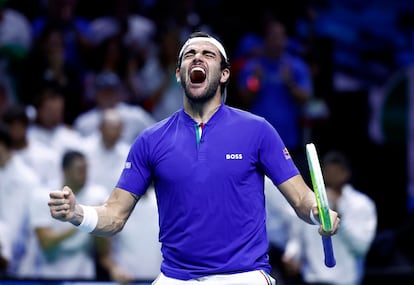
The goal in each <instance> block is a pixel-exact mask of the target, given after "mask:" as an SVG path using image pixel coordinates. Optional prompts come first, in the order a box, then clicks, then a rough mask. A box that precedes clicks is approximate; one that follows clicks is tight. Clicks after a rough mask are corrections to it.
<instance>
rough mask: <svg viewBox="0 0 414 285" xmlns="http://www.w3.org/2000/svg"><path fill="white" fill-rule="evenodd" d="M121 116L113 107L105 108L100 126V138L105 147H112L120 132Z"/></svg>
mask: <svg viewBox="0 0 414 285" xmlns="http://www.w3.org/2000/svg"><path fill="white" fill-rule="evenodd" d="M122 126H123V123H122V118H121V116H120V115H119V113H118V112H117V111H116V110H114V109H109V110H106V111H105V112H104V114H103V119H102V123H101V126H100V130H101V134H102V140H103V143H104V145H105V147H106V148H112V147H113V146H114V145H115V144H116V143H117V142H118V140H119V139H120V137H121V134H122Z"/></svg>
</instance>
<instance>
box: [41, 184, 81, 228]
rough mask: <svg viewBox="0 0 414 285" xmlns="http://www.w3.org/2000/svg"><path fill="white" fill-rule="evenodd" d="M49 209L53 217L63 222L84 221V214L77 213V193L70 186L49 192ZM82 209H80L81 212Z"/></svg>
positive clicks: (77, 222) (76, 222)
mask: <svg viewBox="0 0 414 285" xmlns="http://www.w3.org/2000/svg"><path fill="white" fill-rule="evenodd" d="M49 198H50V199H49V202H48V205H49V209H50V214H51V215H52V217H53V218H55V219H57V220H60V221H62V222H71V223H73V224H74V225H79V224H80V223H81V221H82V216H81V215H77V214H75V212H76V211H75V210H76V208H80V207H77V206H76V199H75V195H74V194H73V192H72V189H70V188H69V187H68V186H65V187H63V189H62V190H57V191H51V192H50V193H49ZM81 211H82V210H80V209H79V210H78V212H80V213H79V214H81V213H82V212H81Z"/></svg>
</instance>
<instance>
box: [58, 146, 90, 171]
mask: <svg viewBox="0 0 414 285" xmlns="http://www.w3.org/2000/svg"><path fill="white" fill-rule="evenodd" d="M78 158H82V159H85V155H84V154H83V153H82V152H80V151H78V150H67V151H66V152H64V154H63V156H62V169H63V170H66V169H68V168H69V167H71V166H72V164H73V162H74V161H75V159H78Z"/></svg>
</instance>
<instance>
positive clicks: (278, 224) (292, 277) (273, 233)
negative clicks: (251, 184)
mask: <svg viewBox="0 0 414 285" xmlns="http://www.w3.org/2000/svg"><path fill="white" fill-rule="evenodd" d="M265 195H266V226H267V235H268V239H269V250H268V251H269V253H268V254H269V262H270V265H271V266H272V276H274V278H275V279H277V284H278V285H283V284H292V283H295V282H299V281H300V280H301V275H300V273H295V274H291V272H287V271H285V268H284V266H283V263H282V256H283V253H284V252H285V250H286V245H287V242H288V240H289V239H290V238H292V237H295V236H296V235H298V234H299V227H300V226H301V225H300V223H302V222H301V220H300V219H298V217H297V216H296V214H295V211H294V210H293V209H292V207H290V205H289V203H288V202H287V201H286V199H285V197H283V194H282V193H281V192H280V190H279V189H278V188H277V187H276V186H275V185H274V184H273V182H272V180H270V179H269V177H267V176H266V177H265Z"/></svg>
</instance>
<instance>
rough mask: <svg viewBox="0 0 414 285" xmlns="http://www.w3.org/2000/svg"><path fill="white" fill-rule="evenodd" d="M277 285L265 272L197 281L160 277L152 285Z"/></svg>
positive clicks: (226, 275)
mask: <svg viewBox="0 0 414 285" xmlns="http://www.w3.org/2000/svg"><path fill="white" fill-rule="evenodd" d="M196 284H197V285H200V284H203V285H276V280H275V279H273V278H272V277H271V276H270V275H269V274H267V273H266V272H264V271H263V270H255V271H249V272H243V273H235V274H220V275H210V276H206V277H201V278H197V279H190V280H179V279H174V278H170V277H167V276H165V275H164V274H162V273H161V274H160V275H158V277H157V279H155V280H154V282H152V285H196Z"/></svg>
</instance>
